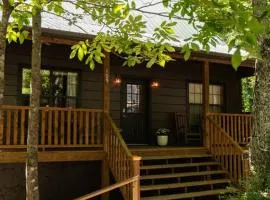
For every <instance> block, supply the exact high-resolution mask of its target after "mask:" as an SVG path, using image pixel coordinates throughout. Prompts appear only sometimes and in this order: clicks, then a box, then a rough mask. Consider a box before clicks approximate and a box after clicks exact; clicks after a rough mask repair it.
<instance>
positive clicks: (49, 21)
mask: <svg viewBox="0 0 270 200" xmlns="http://www.w3.org/2000/svg"><path fill="white" fill-rule="evenodd" d="M158 2H159V3H158ZM149 3H151V4H152V5H151V6H145V5H148V4H149ZM136 5H137V6H138V7H141V6H145V7H144V9H143V10H144V11H146V12H145V13H135V14H141V15H142V16H143V20H144V21H146V27H147V28H146V33H145V34H144V36H145V38H148V37H151V36H152V34H153V32H154V29H155V28H156V27H157V26H159V25H160V23H161V22H162V21H164V20H166V17H164V16H160V15H156V14H153V13H152V12H153V10H154V11H155V12H159V11H160V13H164V12H166V9H165V8H164V7H163V5H162V1H160V0H136ZM64 8H65V9H66V10H68V11H70V12H71V13H74V14H79V15H81V16H82V19H79V20H78V21H77V23H76V24H71V25H70V24H69V21H67V20H65V19H64V18H63V17H59V16H56V15H53V14H49V13H43V14H42V27H43V28H44V29H45V30H46V31H47V32H53V33H56V31H60V33H61V34H63V36H64V35H77V34H81V35H83V36H84V37H87V36H95V35H96V34H97V33H98V32H100V31H103V32H104V31H108V30H109V29H108V28H107V27H104V26H102V25H100V24H98V23H96V22H95V21H93V20H92V19H91V17H90V16H87V15H85V14H83V12H82V11H80V10H76V9H75V7H74V6H73V5H72V4H70V3H65V4H64ZM65 17H67V18H69V17H70V16H65ZM175 21H177V25H176V26H175V28H174V30H175V33H176V36H177V39H178V41H179V42H175V41H169V43H170V44H171V45H172V46H175V47H181V46H183V44H184V43H185V42H184V41H185V39H187V38H190V37H192V35H193V34H194V33H196V32H197V31H196V30H195V29H194V28H193V26H192V25H191V24H188V22H187V21H186V20H183V19H182V20H181V19H175ZM210 52H212V53H221V54H230V53H229V52H228V47H227V45H226V44H225V43H222V42H221V41H220V43H219V44H217V45H216V46H215V47H214V46H211V48H210Z"/></svg>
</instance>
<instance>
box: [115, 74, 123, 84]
mask: <svg viewBox="0 0 270 200" xmlns="http://www.w3.org/2000/svg"><path fill="white" fill-rule="evenodd" d="M121 83H122V79H121V77H120V76H118V75H115V78H114V80H113V84H114V85H115V86H119V85H121Z"/></svg>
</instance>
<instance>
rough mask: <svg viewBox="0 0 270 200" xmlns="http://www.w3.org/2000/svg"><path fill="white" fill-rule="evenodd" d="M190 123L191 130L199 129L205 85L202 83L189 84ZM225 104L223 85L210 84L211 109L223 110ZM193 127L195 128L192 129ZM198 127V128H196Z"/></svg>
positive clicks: (215, 110)
mask: <svg viewBox="0 0 270 200" xmlns="http://www.w3.org/2000/svg"><path fill="white" fill-rule="evenodd" d="M188 98H189V100H188V101H189V125H190V129H191V131H198V130H197V129H198V126H200V123H201V118H202V109H203V107H202V103H203V100H202V99H203V86H202V84H201V83H189V84H188ZM222 105H223V87H222V85H213V84H212V85H209V110H210V111H211V112H221V111H222ZM192 129H193V130H192ZM195 129H196V130H195Z"/></svg>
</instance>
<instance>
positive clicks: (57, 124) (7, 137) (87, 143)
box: [0, 106, 103, 148]
mask: <svg viewBox="0 0 270 200" xmlns="http://www.w3.org/2000/svg"><path fill="white" fill-rule="evenodd" d="M0 109H1V111H2V113H3V116H4V121H3V122H0V123H3V129H2V130H0V147H1V148H25V147H26V144H27V132H28V131H27V129H28V113H29V109H30V107H27V106H2V107H0ZM102 133H103V110H98V109H77V108H55V107H41V108H40V131H39V133H38V134H39V147H41V148H60V147H99V146H100V147H101V146H102V144H103V138H102V135H103V134H102Z"/></svg>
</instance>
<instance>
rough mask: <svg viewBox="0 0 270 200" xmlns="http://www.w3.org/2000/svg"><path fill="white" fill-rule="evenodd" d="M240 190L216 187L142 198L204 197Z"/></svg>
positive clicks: (150, 199) (169, 199)
mask: <svg viewBox="0 0 270 200" xmlns="http://www.w3.org/2000/svg"><path fill="white" fill-rule="evenodd" d="M237 191H238V190H237V189H235V188H233V189H232V188H231V189H215V190H207V191H201V192H188V193H182V194H171V195H158V196H151V197H142V198H141V200H173V199H186V198H195V197H203V196H216V195H221V194H225V193H234V192H237Z"/></svg>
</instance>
